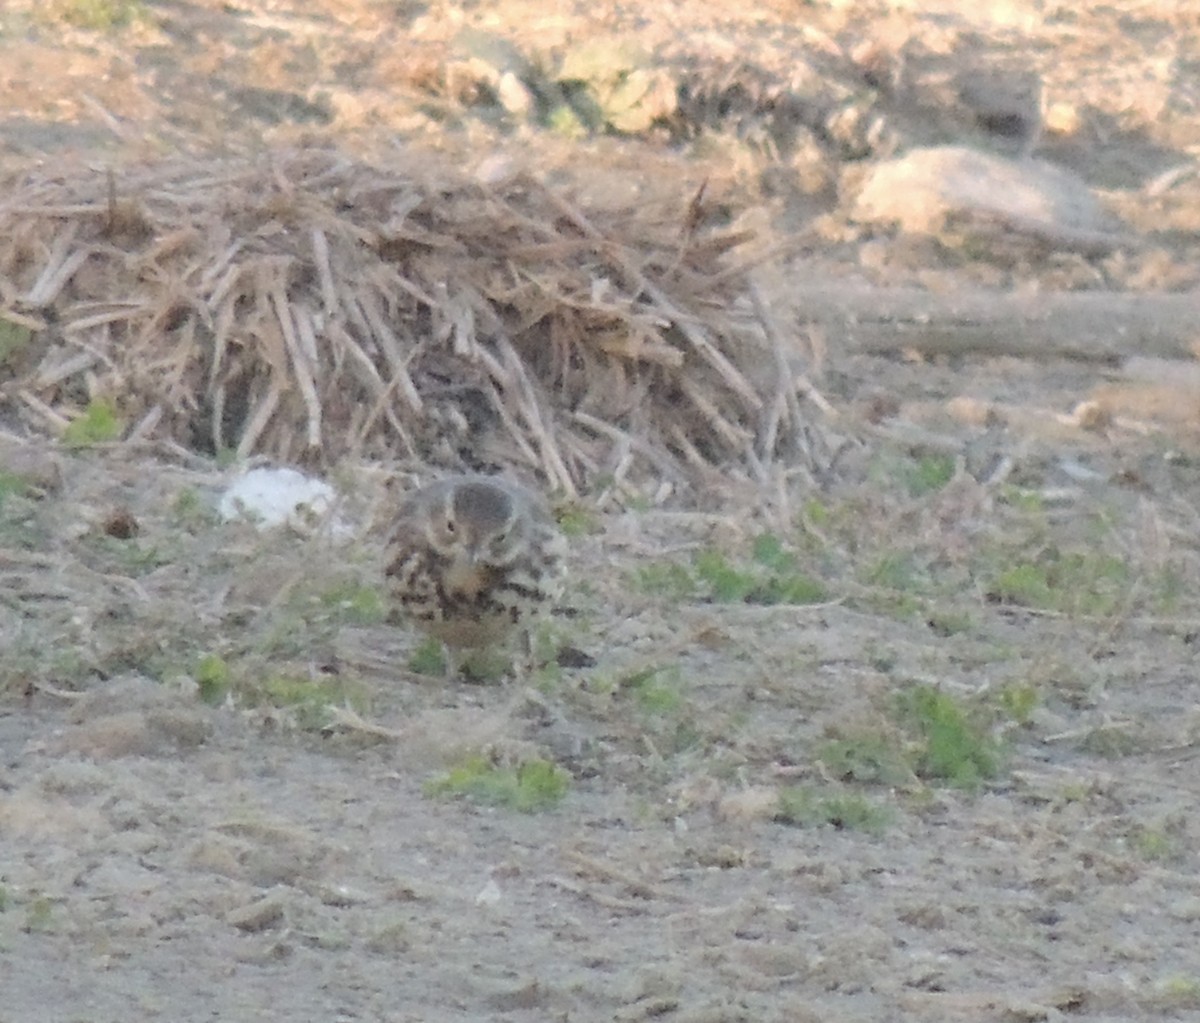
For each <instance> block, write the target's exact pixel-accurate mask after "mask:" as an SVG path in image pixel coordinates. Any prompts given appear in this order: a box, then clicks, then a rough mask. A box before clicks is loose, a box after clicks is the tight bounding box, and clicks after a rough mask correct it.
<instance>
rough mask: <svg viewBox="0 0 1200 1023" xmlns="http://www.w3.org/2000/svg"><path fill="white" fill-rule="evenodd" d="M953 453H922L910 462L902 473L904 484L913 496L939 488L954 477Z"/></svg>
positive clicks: (919, 495) (930, 492)
mask: <svg viewBox="0 0 1200 1023" xmlns="http://www.w3.org/2000/svg"><path fill="white" fill-rule="evenodd" d="M954 471H955V464H954V456H953V455H922V456H921V457H919V458H917V459H916V460H915V461H914V462H913V463H911V465H910V467H909V468H908V471H907V472H906V473H905V474H904V476H903V479H904V484H905V486H906V487H907V488H908V492H909V493H910V494H911V495H912V496H913V497H921V496H923V495H925V494H932V493H935V492H936V491H938V490H941V489H942V487H944V486H945V485H946V484H947V483H949V482H950V481H951V480H952V479H953V478H954Z"/></svg>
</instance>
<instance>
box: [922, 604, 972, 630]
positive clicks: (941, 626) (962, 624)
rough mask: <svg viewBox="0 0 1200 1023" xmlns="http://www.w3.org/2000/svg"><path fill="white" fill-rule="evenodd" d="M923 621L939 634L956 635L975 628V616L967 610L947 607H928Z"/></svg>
mask: <svg viewBox="0 0 1200 1023" xmlns="http://www.w3.org/2000/svg"><path fill="white" fill-rule="evenodd" d="M925 621H926V624H928V626H929V628H931V629H932V630H933V631H934V633H936V634H937V635H939V636H958V635H961V634H962V633H964V632H970V631H971V630H972V629H974V628H975V617H974V615H972V614H971V613H970V612H969V611H961V610H957V609H954V608H947V607H935V608H931V609H928V610H927V611H926V619H925Z"/></svg>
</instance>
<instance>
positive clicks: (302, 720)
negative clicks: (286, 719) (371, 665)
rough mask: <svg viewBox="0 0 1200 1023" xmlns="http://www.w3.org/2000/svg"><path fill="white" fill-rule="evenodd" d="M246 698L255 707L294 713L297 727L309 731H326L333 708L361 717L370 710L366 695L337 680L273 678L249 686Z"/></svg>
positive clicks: (290, 676)
mask: <svg viewBox="0 0 1200 1023" xmlns="http://www.w3.org/2000/svg"><path fill="white" fill-rule="evenodd" d="M245 694H246V697H247V699H248V700H249V701H250V702H251V703H252V704H254V705H256V706H269V707H278V708H280V709H286V710H289V711H291V712H292V713H293V714H294V715H295V720H296V724H297V725H298V726H299V727H300V728H303V729H310V730H316V729H320V728H324V727H325V726H326V725H328V724H329V723H330V719H331V714H330V708H331V707H347V706H348V707H350V708H352V709H353V710H355V711H356V712H358V713H360V714H361V713H365V712H366V710H367V700H366V694H365V691H364V690H363V689H362V688H361V687H360V686H357V685H355V684H353V683H350V682H348V681H346V680H345V679H342V678H339V677H336V676H327V677H316V678H300V677H297V676H293V675H272V676H269V677H268V678H267V679H266V680H265V681H263V682H261V683H259V684H257V685H254V684H251V685H248V686H247V687H246V690H245Z"/></svg>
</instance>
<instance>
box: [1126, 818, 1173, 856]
mask: <svg viewBox="0 0 1200 1023" xmlns="http://www.w3.org/2000/svg"><path fill="white" fill-rule="evenodd" d="M1129 844H1130V846H1131V847H1132V848H1133V849H1134V851H1136V852H1137V854H1138V855H1139V856H1140V857H1141V858H1142V859H1144V860H1155V861H1161V860H1169V859H1173V858H1174V857H1176V856H1178V855H1179V854H1180V852H1181V851H1182V850H1181V848H1180V843H1179V840H1178V838H1177V837H1176V836H1175V835H1173V834H1171V833H1170V831H1168V830H1167V829H1166V828H1151V827H1146V826H1144V825H1139V826H1138V827H1136V828H1134V829H1133V831H1132V832H1131V834H1130V836H1129Z"/></svg>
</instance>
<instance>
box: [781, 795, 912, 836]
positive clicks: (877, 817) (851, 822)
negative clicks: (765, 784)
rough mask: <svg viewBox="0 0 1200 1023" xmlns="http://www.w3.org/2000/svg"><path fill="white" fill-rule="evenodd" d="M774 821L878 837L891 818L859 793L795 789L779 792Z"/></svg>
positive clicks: (885, 809)
mask: <svg viewBox="0 0 1200 1023" xmlns="http://www.w3.org/2000/svg"><path fill="white" fill-rule="evenodd" d="M774 819H775V820H776V821H777V822H779V823H780V824H791V825H794V826H796V827H801V828H815V827H821V826H823V825H831V826H833V827H835V828H837V829H838V830H844V831H863V832H866V833H867V834H869V835H879V834H882V833H883V831H884V830H885V829H886V827H887V825H888V823H889V821H890V820H891V814H890V812H889V811H888V809H887V808H886V807H882V806H879V805H877V804H876V803H873V802H872V801H871V800H869V799H867V798H866V797H865V796H863V795H860V794H859V793H857V792H846V791H843V790H840V789H817V788H811V787H808V786H801V785H794V786H788V787H787V788H784V789H781V790H780V792H779V805H778V808H777V809H776V811H775V817H774Z"/></svg>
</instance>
